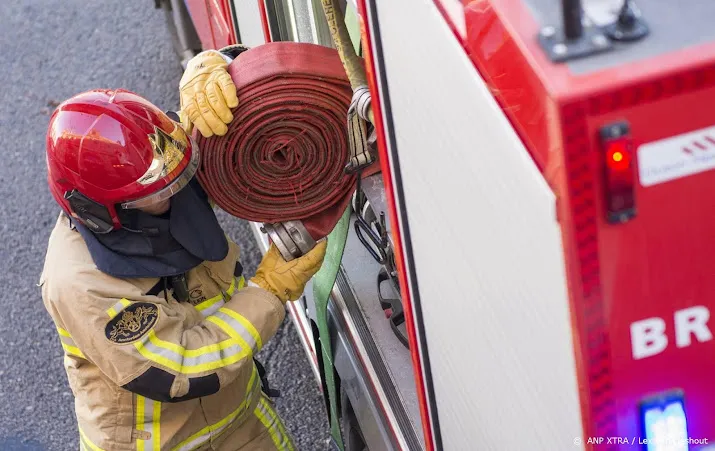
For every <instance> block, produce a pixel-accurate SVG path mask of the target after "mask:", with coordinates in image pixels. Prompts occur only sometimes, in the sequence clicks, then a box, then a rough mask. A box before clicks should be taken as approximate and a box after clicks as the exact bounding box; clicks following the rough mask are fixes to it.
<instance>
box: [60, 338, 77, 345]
mask: <svg viewBox="0 0 715 451" xmlns="http://www.w3.org/2000/svg"><path fill="white" fill-rule="evenodd" d="M60 340H61V341H62V343H64V344H66V345H67V346H74V347H75V348H76V347H77V344H76V343H75V342H74V340H73V339H72V337H67V336H64V335H60Z"/></svg>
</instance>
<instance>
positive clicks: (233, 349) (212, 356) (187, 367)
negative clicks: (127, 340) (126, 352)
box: [142, 335, 243, 373]
mask: <svg viewBox="0 0 715 451" xmlns="http://www.w3.org/2000/svg"><path fill="white" fill-rule="evenodd" d="M142 347H143V348H144V349H146V350H147V351H149V352H151V353H152V354H156V355H158V356H159V357H163V358H165V359H168V360H171V361H172V362H174V363H175V364H176V366H177V368H178V369H177V371H180V372H182V373H183V372H187V373H191V372H201V371H203V370H202V369H200V368H193V367H196V366H199V365H202V364H206V363H213V362H222V361H224V360H227V359H228V358H229V357H233V356H234V355H236V354H238V353H240V352H241V351H242V349H243V348H241V346H240V345H239V344H238V343H234V344H232V345H231V346H228V347H226V348H223V349H220V350H215V351H210V352H206V353H204V354H200V355H197V356H190V357H186V356H183V355H181V354H179V353H177V352H176V351H174V350H172V349H169V348H167V347H163V346H159V345H156V344H154V343H153V342H152V341H151V336H150V335H149V336H147V337H146V338H145V339H144V340H143V341H142ZM185 352H187V353H190V352H191V350H185ZM221 366H224V365H223V364H222V365H221ZM192 370H195V371H192Z"/></svg>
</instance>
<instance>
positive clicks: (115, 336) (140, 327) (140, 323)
mask: <svg viewBox="0 0 715 451" xmlns="http://www.w3.org/2000/svg"><path fill="white" fill-rule="evenodd" d="M158 318H159V309H158V308H157V306H156V305H153V304H148V303H146V302H136V303H132V304H131V305H129V306H127V307H126V308H125V309H124V310H122V311H121V312H120V313H119V314H118V315H117V316H115V317H114V318H112V320H111V321H109V322H108V323H107V326H106V327H105V328H104V335H106V337H107V339H108V340H109V341H112V342H114V343H119V344H126V343H131V342H133V341H136V340H138V339H139V338H141V337H143V336H144V334H146V333H147V332H149V331H150V330H151V328H152V327H154V324H156V320H157V319H158Z"/></svg>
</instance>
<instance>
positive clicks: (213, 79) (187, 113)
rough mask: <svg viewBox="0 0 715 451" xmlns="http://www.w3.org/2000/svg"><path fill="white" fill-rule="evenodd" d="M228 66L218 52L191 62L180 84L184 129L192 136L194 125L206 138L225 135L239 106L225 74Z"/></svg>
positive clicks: (233, 87)
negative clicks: (233, 110) (232, 111)
mask: <svg viewBox="0 0 715 451" xmlns="http://www.w3.org/2000/svg"><path fill="white" fill-rule="evenodd" d="M227 67H228V63H227V62H226V60H225V59H224V58H223V56H221V53H219V52H217V51H216V50H207V51H205V52H201V53H199V54H198V55H196V56H195V57H193V58H192V59H191V60H189V64H188V65H187V67H186V71H185V72H184V75H183V76H182V77H181V81H180V82H179V92H180V94H181V112H180V113H179V117H180V118H181V125H182V126H183V128H184V130H186V132H187V133H189V134H191V129H192V124H193V125H195V126H196V128H198V129H199V131H200V132H201V134H202V135H204V136H205V137H206V138H208V137H210V136H213V135H214V134H216V135H218V136H222V135H225V134H226V132H227V131H228V127H226V124H228V123H229V122H231V120H233V114H231V108H236V107H237V106H238V97H237V96H236V86H235V85H234V84H233V80H231V76H230V75H229V74H228V72H227V71H226V68H227Z"/></svg>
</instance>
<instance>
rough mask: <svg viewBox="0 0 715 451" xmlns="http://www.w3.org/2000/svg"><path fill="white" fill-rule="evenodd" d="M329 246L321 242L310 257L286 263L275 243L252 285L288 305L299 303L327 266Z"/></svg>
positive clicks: (311, 252)
mask: <svg viewBox="0 0 715 451" xmlns="http://www.w3.org/2000/svg"><path fill="white" fill-rule="evenodd" d="M327 246H328V241H327V240H323V241H320V242H318V243H317V244H316V245H315V247H314V248H313V249H311V250H310V251H309V252H308V253H307V254H305V255H303V256H302V257H299V258H296V259H294V260H291V261H289V262H286V261H285V260H283V257H281V254H280V252H279V251H278V248H276V246H275V244H273V243H271V247H270V248H269V249H268V252H266V255H264V256H263V260H262V261H261V264H260V265H258V269H257V270H256V275H255V276H253V277H252V278H251V280H250V282H253V283H254V284H256V285H258V286H259V287H261V288H263V289H264V290H266V291H269V292H271V293H273V294H274V295H276V296H277V297H278V299H280V300H281V301H282V302H284V303H285V302H286V301H295V300H297V299H298V298H299V297H300V296H301V295H302V294H303V290H305V285H306V284H307V283H308V281H309V280H310V278H311V277H313V276H314V275H315V273H317V272H318V270H319V269H320V267H321V266H322V265H323V259H324V258H325V250H326V248H327Z"/></svg>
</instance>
